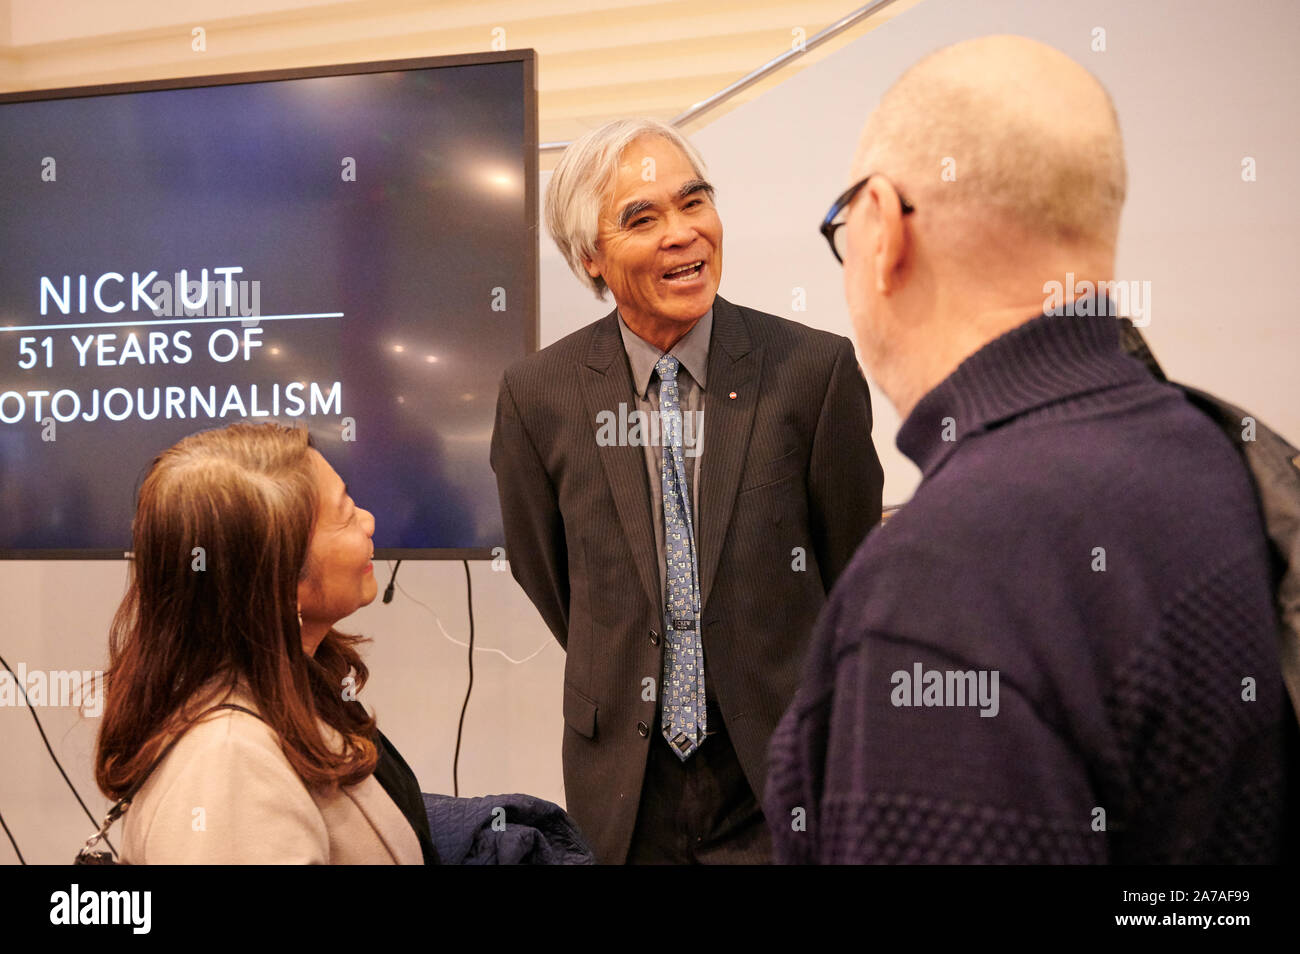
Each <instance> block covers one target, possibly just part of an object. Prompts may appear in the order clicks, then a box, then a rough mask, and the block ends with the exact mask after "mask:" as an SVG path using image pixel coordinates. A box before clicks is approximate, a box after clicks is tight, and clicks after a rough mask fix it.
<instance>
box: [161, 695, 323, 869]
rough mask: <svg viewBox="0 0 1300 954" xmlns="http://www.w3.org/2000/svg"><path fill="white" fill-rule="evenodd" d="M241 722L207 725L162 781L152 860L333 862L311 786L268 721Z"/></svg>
mask: <svg viewBox="0 0 1300 954" xmlns="http://www.w3.org/2000/svg"><path fill="white" fill-rule="evenodd" d="M240 718H242V717H239V716H233V717H229V718H226V719H221V720H219V721H218V722H217V723H216V724H214V725H212V726H211V727H207V726H205V727H203V728H204V729H206V731H204V732H203V733H202V736H201V740H200V739H199V738H196V739H195V743H196V744H195V745H194V746H193V748H192V749H191V750H190V752H189V753H187V757H186V759H185V762H184V764H183V765H179V766H177V769H176V770H175V771H173V772H170V773H169V775H168V777H167V778H164V779H159V781H160V782H164V783H165V784H166V787H165V788H164V789H163V790H162V792H161V794H160V795H159V796H158V798H157V800H156V809H155V810H154V812H153V814H152V817H151V818H150V820H149V822H148V830H147V833H146V834H145V836H144V845H143V847H144V860H145V861H146V863H148V864H154V865H236V864H263V865H265V864H315V865H324V864H329V862H330V847H329V831H328V829H327V827H326V825H325V819H324V818H323V817H322V816H321V813H320V810H319V809H318V808H317V807H316V803H315V801H313V799H312V797H311V794H310V793H309V792H308V791H307V787H306V786H305V785H304V784H303V782H302V779H301V778H299V777H298V774H297V772H295V771H294V770H293V766H292V765H290V764H289V761H288V759H286V758H285V756H284V753H283V752H282V751H280V748H279V745H278V743H277V742H275V741H274V740H273V739H272V738H271V737H270V736H269V735H268V734H267V733H266V731H265V729H264V728H263V727H262V726H261V723H258V724H257V725H255V726H245V725H240V724H238V720H239V719H240ZM248 718H250V719H251V717H248ZM194 731H198V730H197V729H196V730H194ZM177 754H179V752H178V753H177ZM173 757H174V756H173ZM151 801H152V799H151Z"/></svg>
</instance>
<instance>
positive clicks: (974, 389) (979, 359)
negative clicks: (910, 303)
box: [897, 315, 1150, 477]
mask: <svg viewBox="0 0 1300 954" xmlns="http://www.w3.org/2000/svg"><path fill="white" fill-rule="evenodd" d="M1144 378H1146V379H1149V378H1150V375H1149V373H1148V372H1147V370H1146V369H1145V368H1143V367H1142V366H1141V365H1140V364H1138V362H1136V361H1134V360H1133V359H1132V358H1130V357H1129V356H1128V355H1127V354H1125V353H1124V351H1123V350H1122V349H1121V348H1120V343H1119V323H1118V322H1117V321H1116V320H1115V319H1114V318H1111V317H1109V316H1107V315H1101V316H1087V317H1082V316H1049V315H1040V316H1038V317H1037V318H1034V319H1031V320H1030V321H1027V322H1025V323H1024V324H1022V325H1019V326H1017V327H1015V328H1013V329H1011V330H1010V331H1008V332H1006V333H1005V334H1003V335H1001V336H1000V337H998V338H995V339H994V340H992V341H990V342H989V343H988V344H986V345H984V347H982V348H980V349H979V350H978V351H976V352H975V353H974V354H972V355H971V356H970V357H968V358H967V359H966V360H965V361H963V362H962V363H961V364H960V365H958V366H957V369H956V370H955V371H953V372H952V374H950V375H949V376H948V377H947V378H945V379H944V380H943V381H941V382H940V383H939V384H938V385H937V386H936V387H935V388H934V389H933V390H932V391H930V392H929V393H928V394H926V395H925V397H923V398H921V400H920V401H919V402H918V403H917V405H916V407H914V408H913V409H912V413H911V414H909V415H908V417H907V420H906V421H904V422H903V426H902V427H901V428H900V429H899V432H898V440H897V444H898V449H899V450H901V451H902V452H903V453H904V454H906V455H907V456H908V457H909V458H911V460H912V461H913V462H914V463H915V464H916V465H917V466H918V467H920V468H921V473H922V475H923V476H927V477H928V476H929V475H930V474H931V473H933V472H934V471H935V470H936V469H937V468H938V467H939V465H940V464H942V463H943V461H944V460H946V459H947V458H948V456H949V455H950V454H951V453H952V451H953V450H954V449H955V448H956V447H957V445H958V444H960V443H961V442H962V441H963V440H964V439H965V438H967V437H969V436H970V435H972V434H978V433H981V432H983V431H987V430H991V429H992V428H994V427H997V426H998V425H999V424H1003V423H1005V422H1007V421H1009V420H1011V419H1012V418H1015V417H1019V416H1020V415H1022V414H1025V413H1027V412H1029V411H1032V410H1034V409H1036V408H1039V407H1043V406H1045V405H1048V404H1053V403H1056V402H1058V401H1062V400H1065V399H1068V398H1071V397H1074V396H1077V395H1080V394H1085V393H1088V392H1090V391H1101V390H1106V389H1108V388H1114V387H1119V386H1122V385H1125V384H1130V383H1133V382H1135V381H1140V380H1143V379H1144Z"/></svg>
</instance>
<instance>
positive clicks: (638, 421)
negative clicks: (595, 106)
mask: <svg viewBox="0 0 1300 954" xmlns="http://www.w3.org/2000/svg"><path fill="white" fill-rule="evenodd" d="M546 218H547V224H548V226H549V228H550V231H551V234H552V236H554V238H555V240H556V243H557V245H558V246H559V247H560V250H561V252H562V253H563V254H564V255H565V257H566V259H567V260H568V262H569V264H570V266H571V267H572V268H573V270H574V272H575V274H577V275H578V276H579V278H580V279H582V280H583V281H585V282H586V283H587V284H589V285H590V287H591V288H592V289H593V290H594V291H595V292H596V293H597V294H598V295H600V296H601V297H603V293H604V291H605V290H606V288H608V290H610V291H612V292H613V295H614V302H615V304H616V305H617V307H616V309H615V310H614V311H612V312H610V313H609V314H608V315H606V316H605V317H604V318H602V319H600V320H599V321H596V322H594V323H593V324H590V325H588V326H586V327H585V328H582V329H581V330H579V331H577V332H575V333H574V334H571V335H569V336H568V337H566V338H563V339H562V340H560V341H557V342H556V343H555V344H553V345H551V346H550V347H548V348H545V349H544V350H542V351H541V352H539V353H537V354H534V355H531V356H529V357H528V358H525V359H524V360H523V361H521V362H519V363H518V364H516V365H515V366H514V367H512V368H510V369H509V370H508V371H507V372H506V374H505V376H504V378H503V380H502V382H501V391H500V396H499V399H498V403H497V418H496V426H495V429H494V431H493V435H492V467H493V469H494V470H495V472H496V475H497V481H498V488H499V491H500V495H501V507H502V512H503V515H504V519H505V532H506V550H507V555H508V557H509V560H510V567H511V570H512V572H513V573H514V576H515V579H516V580H518V581H519V584H520V585H521V586H522V587H523V589H524V591H525V592H526V593H527V594H528V596H529V598H530V599H531V600H532V601H533V603H534V605H536V607H537V609H538V611H539V612H540V613H541V615H542V618H543V619H544V620H545V621H546V624H547V625H548V626H549V627H550V629H551V631H552V632H553V633H554V634H555V637H556V639H558V640H559V641H560V644H561V645H562V646H564V648H565V651H566V653H567V657H568V658H567V662H566V666H565V680H564V706H563V708H564V721H565V730H564V745H563V752H564V782H565V793H566V798H567V804H568V810H569V812H570V814H572V815H573V817H574V818H575V819H576V821H577V823H578V825H579V827H580V828H581V829H582V830H583V832H584V833H585V834H586V836H587V837H588V838H589V840H590V841H591V843H592V847H593V849H594V850H595V853H596V857H597V859H598V860H599V861H601V862H602V863H606V864H610V863H615V864H617V863H623V862H625V861H628V862H670V863H693V862H710V863H755V862H766V861H769V860H770V859H771V838H770V834H769V832H768V830H767V826H766V824H765V821H764V817H763V813H762V809H761V807H760V800H761V798H762V794H763V792H762V789H763V784H764V780H765V777H766V773H767V766H766V759H767V746H768V742H769V739H770V736H771V734H772V731H773V729H774V727H775V726H776V723H777V720H778V719H779V718H780V716H781V713H782V712H783V711H784V709H785V707H786V706H787V705H788V704H789V702H790V700H791V698H792V696H793V693H794V689H795V686H796V684H797V682H798V679H799V676H800V673H801V668H802V664H803V660H804V653H805V648H806V646H807V643H808V638H809V634H810V632H811V628H812V625H813V622H814V621H815V619H816V618H817V613H818V611H819V610H820V608H821V606H822V604H823V603H824V601H825V598H826V594H827V592H828V591H829V590H830V588H831V585H832V584H833V583H834V582H835V578H836V577H837V576H838V575H839V573H840V571H841V570H842V569H843V568H844V566H845V565H846V564H847V562H848V561H849V559H850V557H851V556H852V555H853V552H854V550H855V549H856V548H857V546H858V544H859V543H860V542H861V540H862V539H863V537H864V536H865V535H866V533H867V531H868V530H869V529H870V528H871V527H872V526H873V525H874V524H875V523H876V522H877V521H878V520H879V518H880V493H881V483H882V472H881V468H880V462H879V460H878V459H877V457H876V453H875V450H874V448H873V447H872V444H871V403H870V397H869V395H868V392H867V386H866V382H865V380H864V379H863V376H862V372H861V370H860V369H859V367H858V364H857V360H856V358H855V356H854V352H853V348H852V345H851V344H850V343H849V341H848V340H847V339H845V338H842V337H839V336H836V335H832V334H828V333H826V332H821V331H815V330H813V329H810V328H807V327H805V326H803V325H800V324H796V323H794V322H791V321H787V320H785V319H782V318H778V317H775V316H773V315H766V314H763V313H762V312H758V311H754V310H752V309H749V308H743V307H739V306H736V305H733V304H731V303H730V302H728V301H726V300H725V299H723V298H721V297H719V296H718V295H717V288H718V281H719V278H720V275H721V268H722V224H721V222H720V220H719V218H718V214H717V209H716V207H715V206H714V203H713V189H712V187H711V186H710V185H709V183H708V181H707V180H706V178H705V174H704V166H703V162H702V161H701V160H700V158H699V156H698V154H697V153H696V152H695V150H694V149H693V148H692V147H691V146H690V144H689V143H687V142H686V141H685V139H683V138H682V137H681V136H680V134H678V133H677V132H676V130H674V129H672V127H669V126H665V125H663V124H662V123H657V122H654V121H649V120H637V121H620V122H616V123H611V124H608V125H607V126H605V127H602V128H601V129H598V130H596V131H594V132H592V133H590V134H588V135H587V136H586V137H584V138H583V139H581V140H579V141H578V142H576V143H574V144H573V145H572V146H570V147H569V149H568V151H567V152H566V153H565V155H564V157H563V158H562V159H561V161H560V163H559V165H558V166H557V168H556V170H555V173H554V175H553V177H552V179H551V183H550V188H549V190H548V193H547V210H546ZM706 408H707V421H708V431H707V437H708V439H707V441H705V440H704V439H703V438H704V429H703V426H702V425H703V421H704V419H705V412H706Z"/></svg>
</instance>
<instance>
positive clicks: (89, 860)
mask: <svg viewBox="0 0 1300 954" xmlns="http://www.w3.org/2000/svg"><path fill="white" fill-rule="evenodd" d="M218 709H238V710H239V711H240V712H247V713H248V714H249V715H251V716H253V717H254V718H255V719H262V717H261V716H260V715H258V713H256V712H254V711H253V710H252V709H249V708H246V707H244V706H241V705H236V704H235V703H233V702H223V703H220V704H219V705H215V706H213V707H212V708H210V709H205V710H203V711H202V712H200V713H199V714H198V715H196V716H195V717H194V718H193V720H191V721H190V723H189V725H187V726H185V728H183V729H182V730H181V731H179V732H177V733H176V735H174V736H173V737H172V740H171V741H170V742H168V743H167V745H166V747H164V748H163V750H162V751H161V752H160V753H158V757H157V758H156V759H154V760H153V764H152V765H150V766H149V768H148V769H146V770H145V773H144V774H143V775H141V776H140V778H139V779H137V780H136V783H135V784H134V785H132V786H131V789H130V791H128V792H127V793H126V794H125V795H123V796H122V797H121V798H119V799H118V800H117V803H116V804H115V805H114V806H113V807H112V808H110V809H109V810H108V814H107V815H105V816H104V822H103V824H102V825H100V826H99V831H97V832H95V834H93V835H91V836H90V838H88V839H87V840H86V843H85V844H84V845H82V846H81V850H80V851H78V852H77V862H78V863H82V864H112V863H113V862H111V861H109V860H108V855H107V853H106V852H103V851H98V850H95V845H97V844H98V843H99V842H100V841H102V840H103V838H104V836H105V835H107V834H108V830H109V828H111V827H112V826H113V823H114V822H116V821H117V820H118V819H119V818H121V817H122V816H123V815H125V814H126V810H127V809H128V808H130V807H131V799H133V798H135V796H136V795H137V794H139V792H140V789H142V788H144V783H145V782H147V781H149V776H151V775H153V772H154V769H156V768H157V767H158V766H159V765H161V764H162V760H163V759H165V758H167V756H168V755H169V754H170V753H171V750H172V749H174V748H175V747H176V743H177V742H179V741H180V740H181V736H183V735H184V734H185V733H186V732H188V731H189V730H190V729H192V728H193V727H194V726H195V725H197V724H198V723H199V722H200V721H201V720H202V719H203V717H204V716H206V715H210V714H212V713H213V712H216V711H217V710H218ZM262 721H263V722H265V721H266V720H265V719H262Z"/></svg>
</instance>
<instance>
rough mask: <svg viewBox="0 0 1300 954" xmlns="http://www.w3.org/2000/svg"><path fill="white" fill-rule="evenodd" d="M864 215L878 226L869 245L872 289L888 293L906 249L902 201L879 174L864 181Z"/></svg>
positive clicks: (894, 286)
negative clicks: (872, 242)
mask: <svg viewBox="0 0 1300 954" xmlns="http://www.w3.org/2000/svg"><path fill="white" fill-rule="evenodd" d="M867 200H868V202H869V203H870V207H869V208H868V209H867V214H868V215H871V216H874V217H875V219H876V221H877V223H878V228H877V229H876V241H875V245H874V247H872V248H871V250H870V253H871V269H872V278H873V280H874V281H875V283H876V291H878V292H880V294H882V295H888V294H890V293H891V292H893V291H894V290H895V289H896V288H897V287H898V281H899V278H900V276H901V274H902V271H903V267H904V265H906V263H907V255H908V252H909V248H908V242H907V226H906V224H905V223H904V221H903V219H904V216H903V204H902V200H901V199H899V197H898V192H897V191H896V190H895V189H894V187H893V185H892V184H890V182H889V180H887V179H885V178H884V177H883V176H881V177H879V178H873V179H872V180H871V181H870V182H868V183H867Z"/></svg>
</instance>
